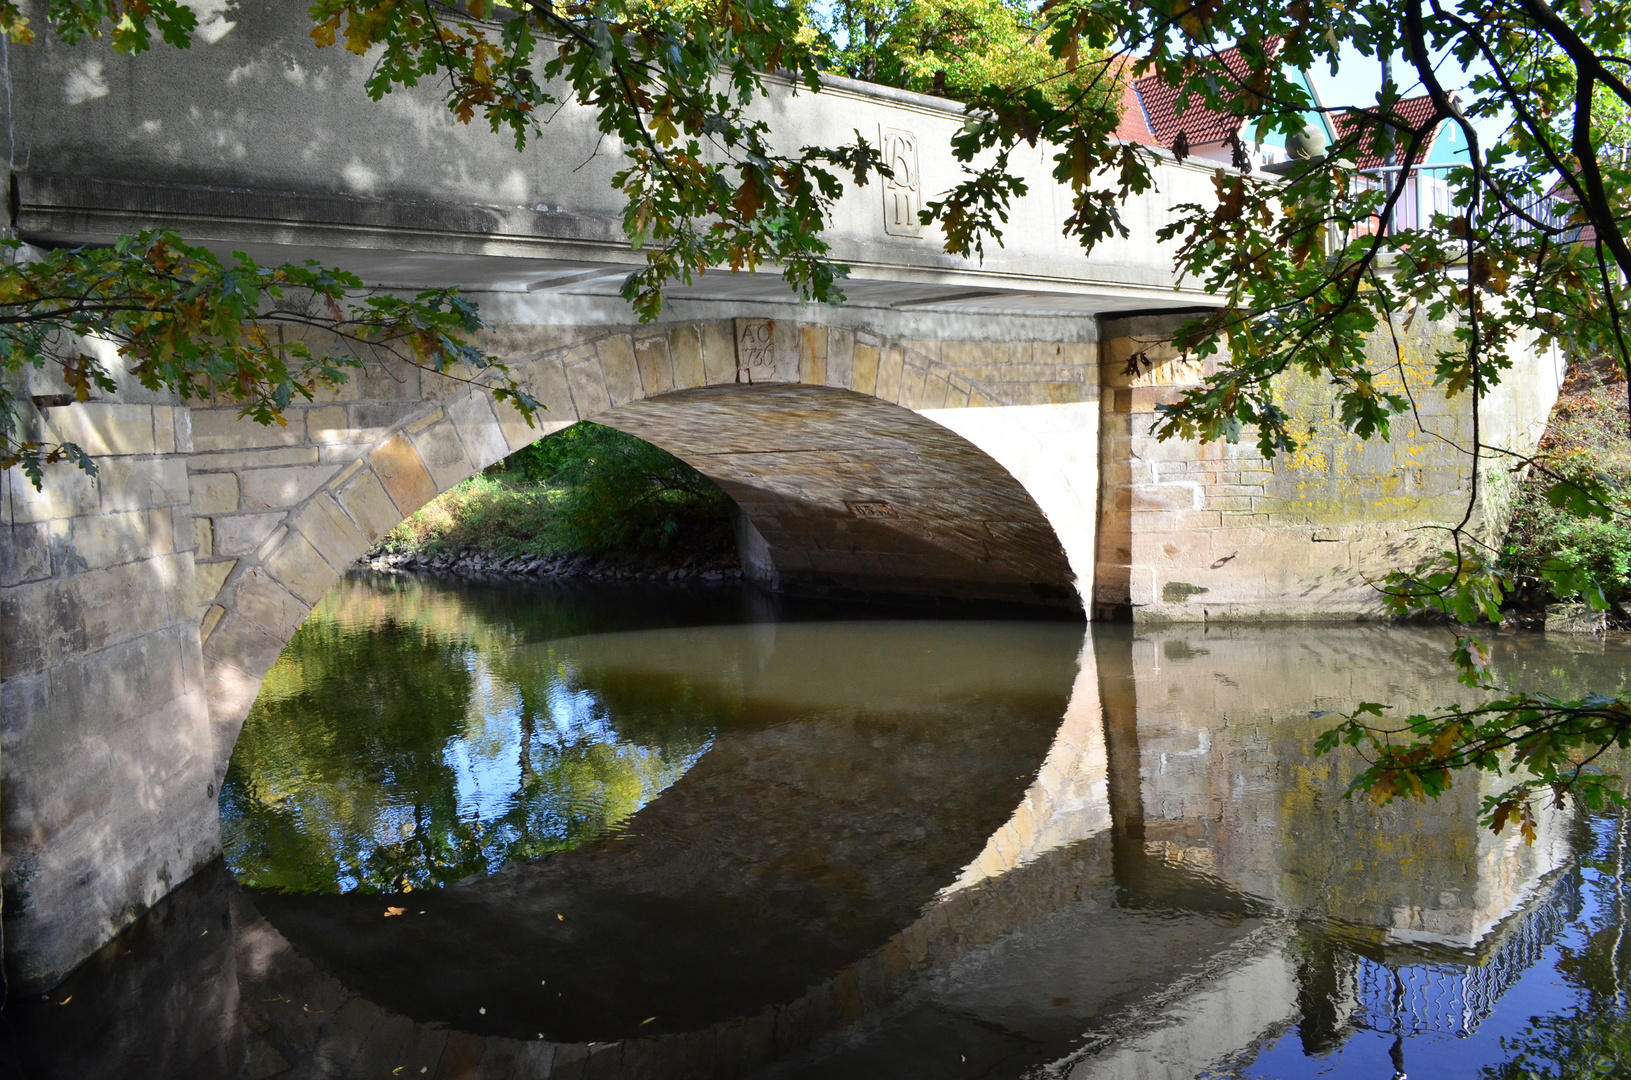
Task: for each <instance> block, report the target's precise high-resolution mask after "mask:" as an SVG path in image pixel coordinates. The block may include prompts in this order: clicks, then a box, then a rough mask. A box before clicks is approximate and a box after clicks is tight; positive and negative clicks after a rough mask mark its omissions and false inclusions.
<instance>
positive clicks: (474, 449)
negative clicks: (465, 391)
mask: <svg viewBox="0 0 1631 1080" xmlns="http://www.w3.org/2000/svg"><path fill="white" fill-rule="evenodd" d="M447 415H448V419H450V420H452V421H453V427H454V428H455V429H456V430H457V431H458V433H459V438H460V439H461V440H462V441H463V442H464V447H465V451H466V452H467V453H468V454H469V455H470V458H471V464H473V465H474V466H475V467H476V468H477V469H485V468H486V467H487V466H489V465H491V464H493V462H495V461H502V460H503V459H504V458H505V457H507V456H509V453H510V443H509V440H508V439H507V438H506V437H505V435H504V429H503V428H502V427H500V426H499V422H498V416H497V414H496V413H494V412H493V403H492V399H490V398H489V397H488V396H487V395H486V394H484V393H480V392H476V393H472V394H469V395H466V396H465V397H462V398H459V399H457V400H455V401H454V402H453V403H452V404H450V405H448V407H447Z"/></svg>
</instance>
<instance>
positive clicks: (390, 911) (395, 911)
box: [385, 907, 408, 919]
mask: <svg viewBox="0 0 1631 1080" xmlns="http://www.w3.org/2000/svg"><path fill="white" fill-rule="evenodd" d="M407 910H408V909H407V908H399V907H388V908H386V909H385V917H386V918H387V919H389V918H390V917H391V916H392V915H403V914H406V913H407Z"/></svg>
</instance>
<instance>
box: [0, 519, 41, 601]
mask: <svg viewBox="0 0 1631 1080" xmlns="http://www.w3.org/2000/svg"><path fill="white" fill-rule="evenodd" d="M50 576H51V539H50V535H49V532H48V529H47V527H46V526H45V525H44V524H43V523H42V524H35V525H15V526H12V527H11V528H9V529H8V530H7V533H6V542H5V543H4V544H0V586H4V587H7V588H9V587H10V586H12V585H20V584H22V583H23V582H25V581H37V580H39V579H41V578H48V577H50Z"/></svg>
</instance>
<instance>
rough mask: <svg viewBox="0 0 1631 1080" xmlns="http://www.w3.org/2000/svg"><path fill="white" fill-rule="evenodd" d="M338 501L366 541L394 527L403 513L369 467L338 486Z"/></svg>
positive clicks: (372, 540) (376, 537) (371, 540)
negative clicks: (341, 485)
mask: <svg viewBox="0 0 1631 1080" xmlns="http://www.w3.org/2000/svg"><path fill="white" fill-rule="evenodd" d="M427 479H428V474H427ZM339 501H340V505H341V506H343V507H344V508H345V512H346V513H347V514H349V515H350V516H351V520H352V521H354V522H356V523H357V528H358V530H359V531H360V532H361V533H362V535H363V536H365V537H367V538H368V541H369V543H372V542H374V541H375V540H378V539H379V538H380V537H381V536H384V535H385V534H386V533H388V532H390V531H391V530H392V529H394V528H396V525H397V522H399V521H401V520H402V518H403V517H404V516H405V515H404V514H403V512H402V511H401V510H400V509H399V508H398V507H397V505H396V503H395V501H394V500H393V499H392V498H391V496H390V494H389V493H388V492H387V491H386V490H385V485H384V484H383V483H381V482H380V479H379V477H378V476H376V475H375V474H374V472H373V471H372V470H371V469H364V470H363V471H362V472H360V473H358V474H357V475H356V476H355V477H354V478H353V479H352V480H351V481H350V482H348V483H347V484H346V485H345V486H344V487H342V488H340V491H339Z"/></svg>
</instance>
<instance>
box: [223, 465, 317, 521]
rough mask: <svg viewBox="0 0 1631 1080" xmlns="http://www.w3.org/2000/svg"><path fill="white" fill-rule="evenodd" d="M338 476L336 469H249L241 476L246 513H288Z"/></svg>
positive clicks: (313, 467)
mask: <svg viewBox="0 0 1631 1080" xmlns="http://www.w3.org/2000/svg"><path fill="white" fill-rule="evenodd" d="M333 472H334V468H333V467H332V466H322V465H306V466H294V467H291V468H279V469H245V470H244V471H243V472H241V473H239V474H238V476H239V483H240V485H241V486H242V491H243V506H244V509H245V510H271V509H279V510H281V509H287V508H289V507H291V506H297V505H299V504H300V503H302V502H304V501H305V500H306V498H307V497H308V496H310V495H311V493H312V492H314V491H316V490H317V489H318V488H320V487H322V486H323V484H324V483H325V482H326V481H327V480H328V478H329V476H331V475H332V474H333Z"/></svg>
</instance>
